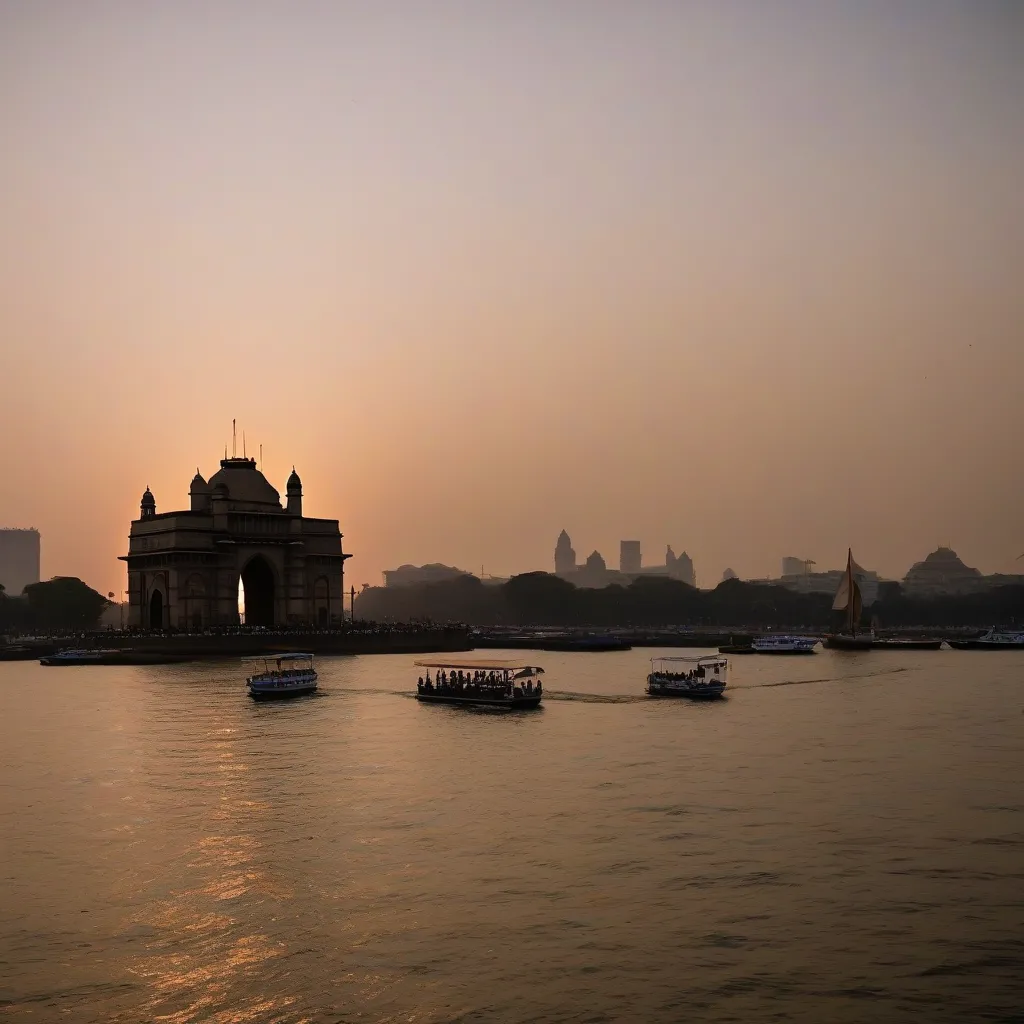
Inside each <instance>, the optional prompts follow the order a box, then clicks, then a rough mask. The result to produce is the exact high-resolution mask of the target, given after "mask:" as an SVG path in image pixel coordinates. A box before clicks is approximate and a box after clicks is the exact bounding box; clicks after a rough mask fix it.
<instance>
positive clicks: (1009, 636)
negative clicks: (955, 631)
mask: <svg viewBox="0 0 1024 1024" xmlns="http://www.w3.org/2000/svg"><path fill="white" fill-rule="evenodd" d="M946 642H947V643H948V644H949V646H950V647H953V648H955V649H956V650H958V651H1024V632H1015V631H1011V630H999V629H990V630H989V631H988V632H987V633H986V634H985V635H984V636H979V637H975V638H974V639H973V640H947V641H946Z"/></svg>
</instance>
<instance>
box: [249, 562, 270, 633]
mask: <svg viewBox="0 0 1024 1024" xmlns="http://www.w3.org/2000/svg"><path fill="white" fill-rule="evenodd" d="M241 582H242V591H243V595H244V607H245V624H246V625H247V626H273V625H274V603H275V602H274V596H275V595H274V570H273V569H271V567H270V563H269V562H268V561H267V560H266V559H265V558H264V557H263V556H262V555H257V556H256V557H255V558H253V559H251V560H250V561H249V562H248V563H247V564H246V566H245V568H244V569H243V570H242V576H241Z"/></svg>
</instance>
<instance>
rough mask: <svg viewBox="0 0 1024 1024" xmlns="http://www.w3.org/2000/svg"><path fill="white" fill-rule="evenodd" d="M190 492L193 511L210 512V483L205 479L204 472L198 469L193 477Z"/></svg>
mask: <svg viewBox="0 0 1024 1024" xmlns="http://www.w3.org/2000/svg"><path fill="white" fill-rule="evenodd" d="M188 493H189V497H190V498H191V500H192V504H191V507H192V511H193V512H208V511H209V510H210V485H209V484H208V483H207V482H206V481H205V480H204V479H203V474H202V473H200V472H199V470H198V469H197V470H196V475H195V476H194V477H193V478H192V486H191V487H190V488H189V491H188Z"/></svg>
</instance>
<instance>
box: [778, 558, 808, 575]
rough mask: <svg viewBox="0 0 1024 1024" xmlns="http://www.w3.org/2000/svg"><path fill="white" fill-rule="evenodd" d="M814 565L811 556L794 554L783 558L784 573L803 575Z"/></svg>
mask: <svg viewBox="0 0 1024 1024" xmlns="http://www.w3.org/2000/svg"><path fill="white" fill-rule="evenodd" d="M812 565H814V562H813V561H812V560H811V559H810V558H794V557H793V556H792V555H787V556H786V557H785V558H783V559H782V575H783V576H802V575H803V574H804V573H808V572H810V571H811V566H812Z"/></svg>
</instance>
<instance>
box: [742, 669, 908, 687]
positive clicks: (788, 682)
mask: <svg viewBox="0 0 1024 1024" xmlns="http://www.w3.org/2000/svg"><path fill="white" fill-rule="evenodd" d="M916 671H918V669H917V668H910V667H908V666H906V665H904V666H901V667H899V668H880V669H875V671H874V672H856V673H850V674H849V675H842V676H822V677H821V678H820V679H784V680H783V681H782V682H779V683H746V684H743V683H740V684H732V685H730V686H729V689H730V690H766V689H768V688H769V687H772V686H810V685H811V684H812V683H843V682H846V680H848V679H873V678H875V677H876V676H894V675H896V674H897V673H898V672H916Z"/></svg>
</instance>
